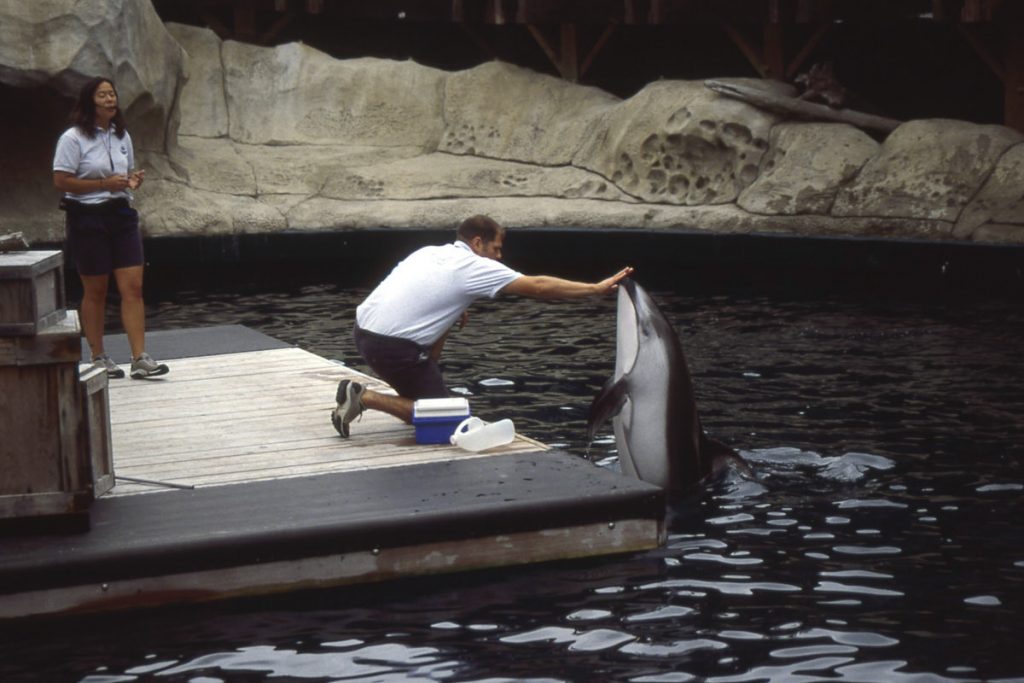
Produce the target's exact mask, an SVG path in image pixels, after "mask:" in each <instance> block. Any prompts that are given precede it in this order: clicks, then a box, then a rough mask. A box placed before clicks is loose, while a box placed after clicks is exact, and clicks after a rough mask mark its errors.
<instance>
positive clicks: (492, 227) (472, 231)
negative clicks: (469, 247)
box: [456, 216, 505, 244]
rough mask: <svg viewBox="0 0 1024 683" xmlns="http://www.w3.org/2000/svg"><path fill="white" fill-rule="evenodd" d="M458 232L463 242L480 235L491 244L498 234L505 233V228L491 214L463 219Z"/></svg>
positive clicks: (485, 241)
mask: <svg viewBox="0 0 1024 683" xmlns="http://www.w3.org/2000/svg"><path fill="white" fill-rule="evenodd" d="M456 234H457V235H458V236H459V239H461V240H462V241H463V242H469V241H470V240H471V239H473V238H474V237H480V238H482V239H483V241H484V243H486V244H490V243H491V242H493V241H494V240H495V239H497V237H498V235H503V234H505V228H503V227H501V225H499V224H498V222H497V221H495V220H494V219H493V218H490V217H489V216H470V217H469V218H467V219H466V220H464V221H462V224H461V225H459V229H458V230H457V231H456Z"/></svg>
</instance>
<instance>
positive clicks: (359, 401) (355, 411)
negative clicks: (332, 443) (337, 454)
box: [331, 379, 366, 438]
mask: <svg viewBox="0 0 1024 683" xmlns="http://www.w3.org/2000/svg"><path fill="white" fill-rule="evenodd" d="M364 391H366V387H364V386H363V385H362V384H360V383H359V382H352V381H351V380H347V379H343V380H341V381H340V382H338V393H337V395H336V396H335V400H336V401H337V402H338V407H337V408H335V409H334V410H332V411H331V424H333V425H334V428H335V429H336V430H338V433H339V434H341V435H342V436H344V437H345V438H348V425H349V423H350V422H352V420H354V419H356V418H357V417H360V416H361V415H362V414H363V411H364V410H366V407H365V406H364V405H363V392H364Z"/></svg>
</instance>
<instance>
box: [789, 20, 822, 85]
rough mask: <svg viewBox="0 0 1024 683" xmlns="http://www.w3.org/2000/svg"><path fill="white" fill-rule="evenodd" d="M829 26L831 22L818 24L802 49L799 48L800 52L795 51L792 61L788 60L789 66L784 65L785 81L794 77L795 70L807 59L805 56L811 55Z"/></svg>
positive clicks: (798, 69)
mask: <svg viewBox="0 0 1024 683" xmlns="http://www.w3.org/2000/svg"><path fill="white" fill-rule="evenodd" d="M830 28H832V25H831V24H822V25H820V26H818V28H817V30H815V31H814V34H813V35H812V36H811V37H810V38H809V39H808V40H807V43H806V44H805V45H804V46H803V49H801V50H800V52H798V53H797V55H796V57H794V58H793V61H792V62H790V63H789V66H787V67H786V80H787V81H790V80H793V77H795V76H796V74H797V72H798V71H800V67H802V66H803V65H804V62H806V61H807V58H808V57H810V56H811V53H812V52H813V51H814V48H816V47H817V46H818V43H820V42H821V39H822V38H824V37H825V34H826V33H828V31H829V29H830Z"/></svg>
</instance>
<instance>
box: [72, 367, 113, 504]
mask: <svg viewBox="0 0 1024 683" xmlns="http://www.w3.org/2000/svg"><path fill="white" fill-rule="evenodd" d="M78 385H79V387H80V388H81V391H82V424H83V426H84V429H83V430H82V438H83V443H82V448H83V449H84V450H85V451H86V452H87V453H88V454H89V461H90V464H91V466H92V468H91V469H92V472H91V477H92V488H93V495H94V496H102V495H103V494H104V493H106V492H107V491H109V490H110V489H112V488H113V487H114V457H113V448H112V445H111V428H110V393H109V391H108V387H107V370H106V368H103V367H100V366H90V367H89V369H88V370H86V371H85V372H83V373H82V374H81V377H80V378H79V381H78Z"/></svg>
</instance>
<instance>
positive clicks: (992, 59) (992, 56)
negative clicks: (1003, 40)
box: [957, 24, 1006, 82]
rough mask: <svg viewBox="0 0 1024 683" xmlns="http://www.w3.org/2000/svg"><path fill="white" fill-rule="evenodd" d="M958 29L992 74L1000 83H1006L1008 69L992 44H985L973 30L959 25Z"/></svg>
mask: <svg viewBox="0 0 1024 683" xmlns="http://www.w3.org/2000/svg"><path fill="white" fill-rule="evenodd" d="M957 28H958V29H959V30H960V34H961V35H962V36H963V37H964V38H965V39H966V40H967V42H968V43H969V44H970V46H971V47H973V48H974V51H975V52H976V53H977V54H978V57H980V58H981V61H983V62H985V64H987V65H988V67H989V68H990V69H992V72H993V73H994V74H995V75H996V78H998V79H999V80H1000V81H1003V82H1005V81H1006V69H1005V67H1004V66H1003V60H1002V59H1000V57H999V54H998V51H997V50H994V49H993V48H992V45H991V44H990V43H987V42H985V41H984V40H983V39H982V38H981V37H980V36H978V34H977V32H976V31H975V30H973V29H970V28H967V27H966V26H964V25H963V24H957Z"/></svg>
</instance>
